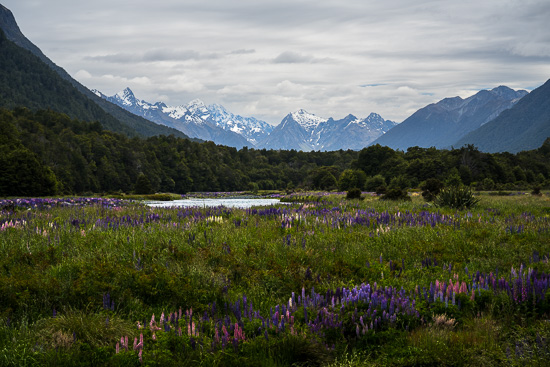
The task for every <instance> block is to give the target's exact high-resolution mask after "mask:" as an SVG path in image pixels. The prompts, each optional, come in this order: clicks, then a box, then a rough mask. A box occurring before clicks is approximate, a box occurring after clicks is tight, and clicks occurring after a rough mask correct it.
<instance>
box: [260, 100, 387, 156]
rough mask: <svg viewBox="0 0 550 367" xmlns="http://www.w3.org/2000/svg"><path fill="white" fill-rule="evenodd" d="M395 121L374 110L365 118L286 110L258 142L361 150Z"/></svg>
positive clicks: (270, 145)
mask: <svg viewBox="0 0 550 367" xmlns="http://www.w3.org/2000/svg"><path fill="white" fill-rule="evenodd" d="M395 125H396V123H395V122H392V121H389V120H384V119H383V118H382V117H381V116H380V115H378V114H375V113H371V114H370V115H369V116H368V117H366V118H364V119H359V118H357V117H355V116H353V115H348V116H346V117H345V118H343V119H341V120H334V119H333V118H329V119H325V118H322V117H318V116H316V115H313V114H311V113H309V112H307V111H305V110H299V111H297V112H293V113H289V114H288V115H287V116H286V117H285V118H284V119H283V120H282V121H281V123H280V124H279V125H278V126H277V127H276V128H275V129H274V130H273V132H272V133H271V134H270V135H269V136H268V137H267V138H266V139H264V140H263V141H262V142H261V143H260V145H259V146H260V147H261V148H266V149H296V150H303V151H311V150H339V149H344V150H347V149H354V150H360V149H362V148H364V147H366V146H367V145H369V144H370V143H371V142H372V141H374V140H375V139H376V138H378V137H379V136H381V135H382V134H384V133H385V132H386V131H388V130H389V129H391V128H392V127H393V126H395Z"/></svg>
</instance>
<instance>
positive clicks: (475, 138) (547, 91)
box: [455, 80, 550, 153]
mask: <svg viewBox="0 0 550 367" xmlns="http://www.w3.org/2000/svg"><path fill="white" fill-rule="evenodd" d="M548 137H550V80H548V81H547V82H546V83H544V85H542V86H540V87H539V88H537V89H535V90H533V91H532V92H531V93H529V94H528V95H527V96H525V97H523V98H522V99H521V100H520V101H519V102H518V103H517V104H516V105H514V107H512V108H510V109H509V110H506V111H504V112H502V113H501V114H500V115H499V116H498V117H497V118H495V119H494V120H492V121H490V122H488V123H487V124H485V125H483V126H481V127H480V128H479V129H477V130H474V131H472V132H471V133H469V134H468V135H466V136H465V137H464V138H462V139H460V140H459V141H458V142H457V143H456V144H455V146H463V145H467V144H473V145H475V146H476V147H478V148H479V150H481V151H484V152H491V153H493V152H503V151H507V152H511V153H516V152H520V151H524V150H531V149H535V148H538V147H540V146H541V145H542V143H543V142H544V141H545V140H546V139H547V138H548Z"/></svg>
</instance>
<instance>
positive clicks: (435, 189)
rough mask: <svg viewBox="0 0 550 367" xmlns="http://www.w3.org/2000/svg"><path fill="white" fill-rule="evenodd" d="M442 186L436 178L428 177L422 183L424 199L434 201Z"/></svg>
mask: <svg viewBox="0 0 550 367" xmlns="http://www.w3.org/2000/svg"><path fill="white" fill-rule="evenodd" d="M442 188H443V183H442V182H441V181H439V180H438V179H437V178H429V179H427V180H426V182H425V183H424V184H423V185H422V187H421V189H422V196H423V197H424V200H426V201H434V200H435V198H436V196H437V195H438V194H439V192H440V191H441V189H442Z"/></svg>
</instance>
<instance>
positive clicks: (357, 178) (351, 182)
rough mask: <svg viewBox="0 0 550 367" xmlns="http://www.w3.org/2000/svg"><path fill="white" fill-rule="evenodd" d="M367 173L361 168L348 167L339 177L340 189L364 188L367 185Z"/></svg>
mask: <svg viewBox="0 0 550 367" xmlns="http://www.w3.org/2000/svg"><path fill="white" fill-rule="evenodd" d="M365 180H366V175H365V173H364V172H363V171H361V170H352V169H347V170H345V171H344V172H342V174H341V175H340V178H339V179H338V189H340V190H341V191H347V190H350V189H353V188H359V189H361V188H363V186H364V185H365Z"/></svg>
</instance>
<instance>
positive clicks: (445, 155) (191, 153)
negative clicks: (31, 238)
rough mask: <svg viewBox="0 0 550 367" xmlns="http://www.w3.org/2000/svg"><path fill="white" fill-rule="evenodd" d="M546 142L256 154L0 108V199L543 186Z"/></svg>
mask: <svg viewBox="0 0 550 367" xmlns="http://www.w3.org/2000/svg"><path fill="white" fill-rule="evenodd" d="M549 174H550V139H547V140H546V142H545V143H544V144H543V146H541V147H540V148H539V149H536V150H532V151H526V152H520V153H518V154H510V153H497V154H489V153H483V152H480V151H479V150H477V149H476V148H475V147H473V146H465V147H462V148H459V149H450V150H437V149H435V148H419V147H413V148H409V149H408V150H407V151H406V152H402V151H394V150H392V149H390V148H388V147H382V146H380V145H374V146H369V147H366V148H364V149H362V150H361V151H352V150H347V151H344V150H339V151H331V152H319V151H317V152H301V151H295V150H289V151H285V150H280V151H276V150H265V149H262V150H258V149H250V148H243V149H240V150H237V149H236V148H231V147H226V146H219V145H215V144H214V143H212V142H206V143H198V142H194V141H191V140H188V139H184V138H176V137H174V136H172V135H171V136H156V137H150V138H139V137H128V136H125V135H122V134H119V133H115V132H112V131H107V130H103V128H102V126H101V124H99V123H97V122H93V123H88V122H83V121H79V120H75V119H71V118H70V117H68V116H67V115H65V114H61V113H57V112H53V111H50V110H41V111H35V112H33V111H31V110H29V109H26V108H15V109H13V110H8V109H0V195H1V196H44V195H58V194H91V193H114V192H132V191H135V190H136V191H139V190H143V188H144V187H145V188H146V190H147V191H151V192H174V193H181V194H183V193H186V192H196V191H241V190H250V191H256V190H275V189H278V190H294V189H319V190H332V189H340V190H348V189H350V188H359V189H362V190H371V191H374V190H376V188H377V187H380V186H384V185H388V186H390V185H391V186H399V187H402V188H414V187H420V186H421V185H422V183H423V182H425V181H426V180H427V179H429V178H437V179H439V180H441V181H442V182H446V183H459V184H464V185H475V186H476V187H477V188H481V189H486V190H493V189H513V188H525V187H529V186H533V185H539V186H543V187H546V186H548V185H549V184H550V181H549V178H550V176H549Z"/></svg>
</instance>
